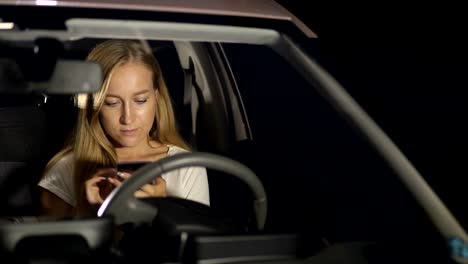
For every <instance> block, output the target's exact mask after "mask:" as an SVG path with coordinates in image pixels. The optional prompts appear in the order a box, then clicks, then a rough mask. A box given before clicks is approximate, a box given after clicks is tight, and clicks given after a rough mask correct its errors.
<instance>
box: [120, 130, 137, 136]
mask: <svg viewBox="0 0 468 264" xmlns="http://www.w3.org/2000/svg"><path fill="white" fill-rule="evenodd" d="M137 132H138V128H135V129H121V130H120V133H121V134H122V135H124V136H134V135H136V133H137Z"/></svg>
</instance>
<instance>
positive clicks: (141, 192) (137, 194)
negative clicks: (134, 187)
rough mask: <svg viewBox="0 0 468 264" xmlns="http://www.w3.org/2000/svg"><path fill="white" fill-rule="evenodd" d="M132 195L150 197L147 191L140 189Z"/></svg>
mask: <svg viewBox="0 0 468 264" xmlns="http://www.w3.org/2000/svg"><path fill="white" fill-rule="evenodd" d="M133 196H135V197H136V198H146V197H151V195H150V194H149V193H147V192H144V191H142V190H138V191H136V192H135V193H134V194H133Z"/></svg>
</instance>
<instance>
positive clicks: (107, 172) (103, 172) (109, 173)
mask: <svg viewBox="0 0 468 264" xmlns="http://www.w3.org/2000/svg"><path fill="white" fill-rule="evenodd" d="M116 173H117V170H116V169H115V168H101V169H98V170H96V173H95V174H94V175H95V176H101V177H114V176H115V174H116Z"/></svg>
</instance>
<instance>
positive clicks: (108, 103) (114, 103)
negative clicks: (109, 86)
mask: <svg viewBox="0 0 468 264" xmlns="http://www.w3.org/2000/svg"><path fill="white" fill-rule="evenodd" d="M104 104H105V105H107V106H116V105H118V104H119V102H116V101H109V102H104Z"/></svg>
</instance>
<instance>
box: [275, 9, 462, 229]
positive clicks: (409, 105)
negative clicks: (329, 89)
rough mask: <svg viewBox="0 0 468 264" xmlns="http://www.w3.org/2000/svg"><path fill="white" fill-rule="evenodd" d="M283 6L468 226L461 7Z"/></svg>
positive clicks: (339, 76) (360, 100)
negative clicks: (315, 36)
mask: <svg viewBox="0 0 468 264" xmlns="http://www.w3.org/2000/svg"><path fill="white" fill-rule="evenodd" d="M278 2H279V3H280V4H282V5H283V6H284V7H286V8H288V9H289V10H290V11H292V13H294V14H295V15H296V16H297V17H298V18H299V19H301V20H303V21H304V22H305V23H307V24H308V25H309V27H310V28H311V29H312V30H313V31H315V32H316V33H317V34H318V36H319V39H320V43H321V44H320V46H321V50H322V54H323V56H322V59H323V60H322V64H323V66H325V68H327V69H328V70H329V71H330V72H331V73H332V74H333V75H334V76H335V77H336V78H337V79H338V80H339V81H340V82H341V83H342V84H343V85H344V87H345V88H346V89H347V90H348V91H349V92H350V93H351V94H352V95H353V96H354V97H355V99H356V100H357V101H358V102H359V103H360V104H361V106H363V108H364V109H365V110H366V111H368V113H369V114H370V115H371V116H372V117H373V118H374V120H375V121H376V122H377V123H378V124H379V125H380V126H381V127H383V129H384V130H385V131H386V132H387V133H388V135H389V136H390V137H391V138H392V139H393V140H394V141H395V142H396V143H397V145H399V146H400V148H401V149H402V151H403V152H404V153H405V154H406V155H407V157H408V158H409V159H410V161H412V162H413V164H414V165H415V167H416V168H417V169H418V170H419V172H421V174H422V175H423V176H424V177H425V179H426V180H427V181H428V182H429V184H430V185H431V186H432V187H433V189H434V190H435V191H436V193H437V194H439V196H440V197H441V198H442V200H443V201H444V202H445V203H446V204H447V205H448V207H449V208H450V209H451V210H452V212H453V213H454V214H455V215H456V217H457V218H458V219H459V220H460V221H461V222H462V223H463V225H464V227H465V228H466V227H468V214H467V212H466V206H465V204H464V203H465V201H466V195H465V193H466V191H465V188H466V187H465V177H466V167H465V164H466V162H465V159H466V154H465V153H466V149H467V145H468V144H467V140H466V134H467V133H466V132H467V129H466V120H467V118H466V117H467V114H468V111H467V110H468V109H467V104H466V101H467V99H468V98H467V93H466V92H465V89H466V88H467V87H468V80H467V78H466V76H467V74H466V73H467V71H468V61H467V59H468V56H467V55H468V53H467V51H466V48H467V47H468V45H467V44H468V42H467V41H466V40H465V39H466V36H464V34H466V32H467V31H466V26H465V25H466V24H467V22H468V21H466V20H467V18H466V17H463V16H462V14H461V12H460V10H462V9H461V7H460V6H453V5H450V4H449V3H445V4H443V5H441V4H440V3H434V4H428V3H424V4H423V5H419V6H417V7H410V6H408V5H403V4H400V5H396V4H394V5H384V4H382V5H380V6H376V5H367V6H364V5H361V6H357V5H351V4H343V3H334V4H333V3H330V4H327V5H324V4H317V3H315V2H308V3H307V7H305V4H304V3H305V2H302V1H301V2H299V1H297V2H296V1H278Z"/></svg>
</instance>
